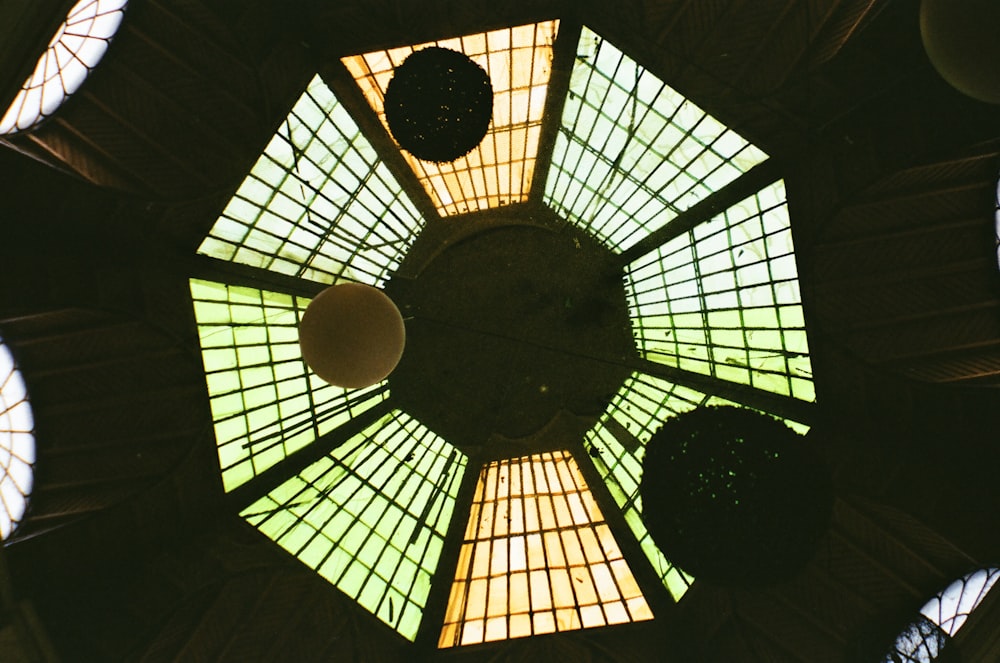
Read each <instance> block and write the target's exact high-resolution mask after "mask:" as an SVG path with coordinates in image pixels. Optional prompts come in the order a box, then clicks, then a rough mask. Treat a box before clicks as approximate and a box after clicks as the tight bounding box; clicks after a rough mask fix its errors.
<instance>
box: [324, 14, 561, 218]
mask: <svg viewBox="0 0 1000 663" xmlns="http://www.w3.org/2000/svg"><path fill="white" fill-rule="evenodd" d="M557 29H558V21H546V22H544V23H536V24H534V25H521V26H517V27H513V28H504V29H502V30H494V31H492V32H485V33H480V34H474V35H466V36H464V37H456V38H454V39H442V40H440V41H436V42H428V43H424V44H416V45H414V46H405V47H401V48H394V49H390V50H387V51H375V52H372V53H365V54H364V55H355V56H352V57H348V58H344V60H343V62H344V64H345V65H346V66H347V69H348V71H350V73H351V75H352V76H354V79H355V80H356V81H357V83H358V85H359V86H360V87H361V90H362V92H364V95H365V98H367V99H368V102H369V104H371V107H372V109H373V110H374V111H375V112H376V113H377V114H378V116H379V119H380V120H382V123H383V125H384V126H385V127H386V129H387V130H388V124H387V123H386V120H385V111H384V109H383V103H384V100H385V91H386V88H387V87H388V85H389V81H390V80H392V73H393V69H394V68H395V67H396V66H398V65H400V64H402V62H403V60H405V59H406V57H407V56H408V55H410V54H411V53H413V52H414V51H417V50H420V49H421V48H424V47H427V46H431V45H434V46H440V47H443V48H448V49H451V50H454V51H459V52H461V53H464V54H465V55H467V56H468V57H469V58H471V59H472V60H473V61H474V62H476V64H478V65H479V66H481V67H482V68H483V69H484V70H485V71H486V73H487V74H488V75H489V77H490V81H491V83H492V85H493V121H492V123H491V124H490V129H489V131H488V132H487V134H486V138H484V139H483V142H482V143H481V144H480V145H479V147H477V148H475V149H473V150H472V152H470V153H469V154H467V155H466V156H464V157H461V158H459V159H456V160H455V161H453V162H451V163H444V164H441V163H434V162H431V161H421V160H420V159H417V158H415V157H413V156H412V155H411V154H409V153H408V152H402V154H403V156H404V157H405V158H406V161H407V163H409V165H410V167H411V168H412V169H413V172H414V173H415V174H416V176H417V178H418V179H419V180H420V182H421V184H423V186H424V188H425V189H426V190H427V193H428V194H429V195H430V196H431V199H432V200H433V201H434V205H435V206H436V207H437V209H438V210H439V212H441V213H442V214H445V215H449V216H451V215H456V214H462V213H464V212H474V211H476V210H481V209H488V208H492V207H499V206H500V205H508V204H511V203H518V202H524V201H526V200H527V199H528V192H529V191H530V189H531V182H532V179H533V177H534V169H535V159H536V157H537V152H538V139H539V136H540V134H541V126H542V110H543V108H544V106H545V97H546V92H547V89H548V83H549V75H550V74H551V70H552V43H553V41H554V40H555V35H556V31H557Z"/></svg>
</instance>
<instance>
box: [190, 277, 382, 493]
mask: <svg viewBox="0 0 1000 663" xmlns="http://www.w3.org/2000/svg"><path fill="white" fill-rule="evenodd" d="M190 285H191V297H192V299H193V300H194V311H195V320H196V321H197V323H198V338H199V340H200V342H201V348H202V359H203V361H204V364H205V375H206V382H207V385H208V396H209V403H210V406H211V409H212V421H213V422H214V424H215V438H216V444H217V446H218V450H219V466H220V469H221V470H222V482H223V485H224V487H225V489H226V491H230V490H232V489H234V488H236V487H237V486H239V485H241V484H243V483H246V482H247V481H249V480H250V479H252V478H253V477H255V476H257V475H258V474H260V473H261V472H263V471H264V470H266V469H267V468H269V467H272V466H274V465H275V464H277V463H279V462H281V461H282V460H283V459H284V458H286V457H287V456H288V455H289V454H291V453H293V452H295V451H297V450H299V449H301V448H302V447H303V446H305V445H306V444H309V443H310V442H312V441H313V440H315V439H316V438H317V437H319V436H320V435H323V434H324V433H326V432H327V431H328V430H331V429H332V427H331V426H328V425H327V423H328V422H329V421H331V420H332V419H333V418H336V417H340V418H339V419H337V421H339V422H343V421H347V420H349V419H350V418H351V417H353V416H357V415H358V414H360V413H362V412H364V411H365V410H367V409H369V408H371V407H373V406H374V405H375V404H377V403H379V402H381V401H382V400H384V399H385V398H387V397H388V389H387V386H386V383H384V382H383V383H380V384H378V385H374V386H372V387H367V388H365V389H341V388H339V387H334V386H332V385H329V384H326V383H325V382H323V381H322V380H319V379H318V378H315V376H314V375H313V374H312V372H311V371H310V370H309V368H308V367H307V366H306V364H305V362H303V361H302V355H301V353H300V351H299V341H298V331H297V329H298V321H299V320H300V319H301V317H302V313H303V312H304V311H305V309H306V306H308V304H309V300H307V299H303V298H301V297H291V296H289V295H282V294H280V293H274V292H269V291H267V290H258V289H255V288H245V287H240V286H229V285H225V284H223V283H214V282H211V281H201V280H197V279H192V280H191V282H190Z"/></svg>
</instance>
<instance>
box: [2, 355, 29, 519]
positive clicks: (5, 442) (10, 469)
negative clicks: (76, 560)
mask: <svg viewBox="0 0 1000 663" xmlns="http://www.w3.org/2000/svg"><path fill="white" fill-rule="evenodd" d="M34 429H35V420H34V417H33V416H32V413H31V405H30V404H29V403H28V390H27V389H26V388H25V386H24V379H23V378H22V377H21V372H20V371H19V370H18V369H17V366H16V365H15V363H14V358H13V357H12V356H11V354H10V350H8V349H7V346H6V345H5V344H4V342H3V340H2V339H0V471H2V473H3V474H2V476H0V539H6V538H7V537H9V536H10V535H11V533H13V531H14V529H16V528H17V526H18V524H19V523H20V521H21V520H22V519H23V518H24V513H25V511H26V510H27V508H28V496H29V495H31V487H32V483H33V481H34V472H33V464H34V462H35V433H34Z"/></svg>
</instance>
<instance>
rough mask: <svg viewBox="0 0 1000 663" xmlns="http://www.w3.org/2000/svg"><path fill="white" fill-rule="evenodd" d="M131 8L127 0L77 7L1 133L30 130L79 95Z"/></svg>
mask: <svg viewBox="0 0 1000 663" xmlns="http://www.w3.org/2000/svg"><path fill="white" fill-rule="evenodd" d="M127 4H128V2H127V0H80V2H77V3H76V4H75V5H73V8H72V9H70V10H69V14H67V16H66V20H65V21H63V23H62V25H60V26H59V29H58V30H57V31H56V34H55V36H54V37H52V40H51V41H50V42H49V45H48V48H46V49H45V52H44V53H42V56H41V57H40V58H38V63H37V64H36V65H35V70H34V71H33V72H32V74H31V76H29V77H28V80H26V81H25V82H24V85H23V86H22V87H21V91H20V92H18V94H17V96H16V97H14V101H13V102H12V103H11V105H10V107H9V108H8V109H7V112H6V113H5V114H4V116H3V118H0V134H9V133H14V132H16V131H24V130H25V129H30V128H31V127H32V126H34V125H35V124H37V123H39V122H41V121H42V120H44V119H45V118H47V117H49V116H50V115H52V114H53V113H55V112H56V109H57V108H59V106H60V105H62V103H63V102H64V101H66V99H67V98H69V96H70V95H71V94H73V93H74V92H76V90H77V88H79V87H80V85H82V84H83V81H84V80H85V79H86V78H87V75H88V74H89V73H90V72H91V71H92V70H93V69H94V67H96V66H97V63H98V62H100V61H101V58H102V57H104V52H105V51H106V50H108V44H110V43H111V39H112V37H114V35H115V33H116V32H117V31H118V26H119V25H121V22H122V15H123V14H124V12H125V5H127Z"/></svg>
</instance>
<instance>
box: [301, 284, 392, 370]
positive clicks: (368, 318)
mask: <svg viewBox="0 0 1000 663" xmlns="http://www.w3.org/2000/svg"><path fill="white" fill-rule="evenodd" d="M405 342H406V328H405V327H404V326H403V317H402V316H401V315H400V314H399V309H398V308H396V305H395V304H394V303H393V302H392V300H391V299H389V298H388V297H387V296H386V295H385V293H383V292H382V291H381V290H379V289H378V288H373V287H372V286H370V285H363V284H361V283H342V284H339V285H334V286H331V287H329V288H327V289H326V290H324V291H323V292H321V293H319V294H318V295H317V296H316V298H315V299H313V300H312V302H310V304H309V306H308V307H307V308H306V312H305V314H304V315H303V316H302V322H301V323H299V347H300V348H301V349H302V358H303V359H304V360H305V362H306V364H308V365H309V368H311V369H312V370H313V372H314V373H316V375H318V376H319V377H321V378H323V379H324V380H326V381H327V382H329V383H330V384H332V385H335V386H338V387H345V388H349V389H357V388H360V387H368V386H371V385H373V384H375V383H377V382H381V381H382V380H384V379H385V378H386V376H388V375H389V373H391V372H392V370H393V369H394V368H396V364H398V363H399V359H400V357H402V356H403V346H404V344H405Z"/></svg>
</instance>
